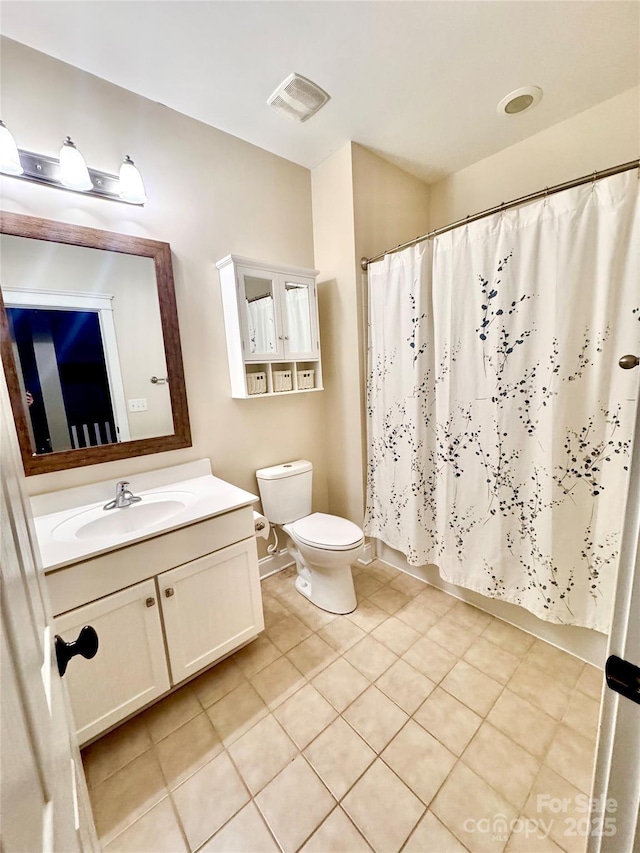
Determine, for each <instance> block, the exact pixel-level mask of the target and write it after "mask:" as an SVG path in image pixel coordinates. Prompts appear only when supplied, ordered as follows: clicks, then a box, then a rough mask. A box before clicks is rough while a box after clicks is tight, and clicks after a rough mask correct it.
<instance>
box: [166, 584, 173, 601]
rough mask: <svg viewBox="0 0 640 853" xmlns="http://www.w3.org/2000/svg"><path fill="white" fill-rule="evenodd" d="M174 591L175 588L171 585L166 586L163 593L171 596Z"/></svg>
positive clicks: (168, 596)
mask: <svg viewBox="0 0 640 853" xmlns="http://www.w3.org/2000/svg"><path fill="white" fill-rule="evenodd" d="M174 592H175V590H174V589H173V587H170V586H168V587H167V588H166V589H165V591H164V594H165V595H166V597H167V598H171V596H172V595H173V594H174Z"/></svg>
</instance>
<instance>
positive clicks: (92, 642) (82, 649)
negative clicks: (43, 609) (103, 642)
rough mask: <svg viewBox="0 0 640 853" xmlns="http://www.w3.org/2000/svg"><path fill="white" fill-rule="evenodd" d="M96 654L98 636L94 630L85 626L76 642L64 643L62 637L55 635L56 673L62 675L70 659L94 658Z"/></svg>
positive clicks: (89, 626)
mask: <svg viewBox="0 0 640 853" xmlns="http://www.w3.org/2000/svg"><path fill="white" fill-rule="evenodd" d="M97 652H98V635H97V634H96V630H95V628H92V627H91V625H85V626H84V628H83V629H82V630H81V631H80V633H79V634H78V639H77V640H71V642H69V643H66V642H65V641H64V640H63V639H62V637H60V636H59V635H58V634H56V660H57V661H58V672H59V673H60V675H64V674H65V672H66V671H67V664H68V663H69V661H70V660H71V658H72V657H75V656H76V655H82V657H83V658H87V659H88V658H94V657H95V656H96V654H97Z"/></svg>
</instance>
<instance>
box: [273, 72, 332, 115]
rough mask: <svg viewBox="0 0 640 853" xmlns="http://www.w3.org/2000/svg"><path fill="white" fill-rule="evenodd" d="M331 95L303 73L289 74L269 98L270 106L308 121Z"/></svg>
mask: <svg viewBox="0 0 640 853" xmlns="http://www.w3.org/2000/svg"><path fill="white" fill-rule="evenodd" d="M329 98H330V96H329V95H327V93H326V92H325V91H324V89H321V88H320V86H317V85H316V84H315V83H313V82H312V81H311V80H307V78H306V77H303V76H302V74H289V76H288V77H287V79H286V80H283V81H282V83H281V84H280V85H279V86H278V88H277V89H276V90H275V92H274V93H273V94H272V95H271V97H270V98H269V99H268V100H267V103H268V104H269V106H270V107H272V108H273V109H274V110H276V111H277V112H279V113H282V115H284V116H287V118H292V119H293V120H294V121H306V120H307V119H308V118H311V116H312V115H314V114H315V113H317V112H318V110H319V109H321V108H322V107H323V106H324V105H325V104H326V103H327V101H328V100H329Z"/></svg>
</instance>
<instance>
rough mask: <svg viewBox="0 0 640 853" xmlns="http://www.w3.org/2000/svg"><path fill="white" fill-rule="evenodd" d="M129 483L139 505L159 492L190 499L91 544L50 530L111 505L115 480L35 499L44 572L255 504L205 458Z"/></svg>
mask: <svg viewBox="0 0 640 853" xmlns="http://www.w3.org/2000/svg"><path fill="white" fill-rule="evenodd" d="M207 471H208V473H207ZM129 483H130V488H131V491H132V492H133V493H134V494H135V495H137V496H139V497H142V498H143V500H144V497H145V495H158V494H162V493H163V492H174V493H175V492H188V493H190V494H191V495H193V496H195V497H194V499H193V501H192V502H191V503H190V504H189V505H188V506H185V507H184V509H182V510H181V511H180V512H178V513H177V514H176V515H172V516H171V517H170V518H169V519H165V520H163V521H160V522H158V523H156V524H153V525H149V526H146V527H144V528H143V529H139V530H136V531H134V532H132V533H125V534H123V533H118V534H117V535H114V534H111V535H105V536H99V537H98V536H95V537H93V538H90V539H74V538H69V539H65V540H64V541H61V540H60V539H57V538H55V535H54V531H55V529H56V528H58V527H59V526H60V525H61V524H62V523H63V522H66V521H68V520H69V519H71V518H73V517H74V516H78V515H79V514H80V513H83V514H84V513H87V514H88V513H89V512H90V511H92V510H96V509H98V508H100V507H102V506H104V504H105V503H106V502H107V501H110V500H112V499H113V497H114V496H115V484H116V481H115V480H105V481H103V482H101V483H93V484H91V485H90V486H81V487H79V488H76V489H65V490H64V491H61V492H50V493H48V494H46V495H37V496H34V497H33V498H32V499H31V504H32V509H33V512H34V521H35V528H36V535H37V537H38V546H39V549H40V555H41V558H42V566H43V569H44V570H45V572H50V571H53V570H54V569H60V568H62V567H63V566H68V565H71V564H72V563H77V562H80V561H82V560H86V559H89V558H91V557H96V556H98V555H99V554H104V553H106V552H107V551H113V550H115V549H117V548H121V547H123V546H126V545H132V544H133V543H134V542H141V541H143V540H145V539H150V538H151V537H153V536H158V535H160V534H163V533H168V532H170V531H171V530H176V529H178V528H180V527H184V526H185V525H188V524H194V523H195V522H198V521H203V520H204V519H206V518H212V517H213V516H216V515H222V514H223V513H225V512H230V511H231V510H234V509H239V508H241V507H244V506H251V505H252V504H253V503H255V502H256V501H257V500H258V497H257V496H256V495H253V494H251V493H250V492H245V491H244V489H239V488H238V487H237V486H233V485H231V483H227V482H226V481H225V480H220V479H219V478H218V477H214V476H213V475H212V474H211V467H210V463H209V460H208V459H207V460H200V461H198V462H194V463H187V464H186V465H177V466H174V467H173V468H164V469H161V470H158V471H151V472H148V473H146V474H139V475H133V476H131V477H130V478H129ZM52 510H53V511H52ZM105 512H107V511H105ZM109 512H127V510H126V509H116V510H109Z"/></svg>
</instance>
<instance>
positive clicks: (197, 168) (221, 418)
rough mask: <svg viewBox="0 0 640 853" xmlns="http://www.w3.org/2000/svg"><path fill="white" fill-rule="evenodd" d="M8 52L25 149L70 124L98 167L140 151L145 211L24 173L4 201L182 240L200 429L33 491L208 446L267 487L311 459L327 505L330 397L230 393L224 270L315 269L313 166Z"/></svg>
mask: <svg viewBox="0 0 640 853" xmlns="http://www.w3.org/2000/svg"><path fill="white" fill-rule="evenodd" d="M0 61H1V65H0V70H1V72H2V83H1V89H0V95H1V98H2V117H3V119H4V121H6V123H7V125H8V126H9V128H10V129H11V131H12V132H13V134H14V135H15V136H16V138H17V140H18V144H19V146H20V147H21V148H25V149H28V150H29V149H30V150H35V151H40V152H42V153H48V154H53V155H54V156H57V151H58V150H59V146H60V144H61V141H62V140H63V139H64V137H65V136H66V135H67V134H70V135H71V136H72V137H73V139H74V141H75V142H76V143H77V144H78V147H79V148H80V149H81V151H82V152H83V154H84V155H85V157H86V160H87V162H88V164H89V165H90V166H94V167H96V168H102V169H104V170H105V171H111V172H117V169H118V167H119V164H120V162H121V161H122V159H123V157H124V155H125V154H127V153H128V154H130V155H131V156H132V157H133V159H134V160H135V161H136V163H137V165H138V166H139V167H140V170H141V171H142V173H143V176H144V179H145V184H146V189H147V195H148V197H149V201H148V203H147V205H146V207H145V208H144V209H140V208H135V207H128V206H125V205H121V204H114V203H112V202H106V201H102V200H100V199H94V198H87V197H83V196H81V195H79V194H76V193H67V192H64V191H61V190H57V189H48V188H45V187H39V186H35V185H33V184H29V183H26V182H21V181H16V180H12V179H11V178H2V179H0V196H1V204H2V207H3V208H4V209H5V210H10V211H13V212H15V213H24V214H30V215H34V216H40V217H44V218H47V219H55V220H58V221H63V222H71V223H74V224H78V225H88V226H92V227H95V228H102V229H106V230H110V231H118V232H121V233H126V234H135V235H139V236H142V237H149V238H151V239H155V240H164V241H167V242H169V243H170V244H171V248H172V251H173V263H174V274H175V283H176V296H177V303H178V314H179V321H180V330H181V337H182V346H183V356H184V366H185V374H186V384H187V396H188V400H189V413H190V417H191V428H192V433H193V447H192V448H188V449H185V450H180V451H174V452H172V453H164V454H154V455H152V456H144V457H138V458H136V459H131V460H127V461H123V462H110V463H106V464H104V465H100V466H91V467H87V468H76V469H73V470H71V471H66V472H61V473H57V474H47V475H41V476H37V477H31V478H29V480H28V487H29V489H30V491H31V492H32V493H39V492H44V491H49V490H53V489H58V488H65V487H70V486H75V485H80V484H84V483H87V482H92V481H96V480H101V479H109V478H113V480H114V482H115V481H116V480H118V479H120V478H122V477H123V476H128V475H132V474H135V473H136V472H139V471H147V470H150V469H153V468H159V467H164V466H167V465H173V464H178V463H180V462H186V461H188V460H192V459H198V458H203V457H208V458H210V459H211V462H212V465H213V471H214V473H215V474H217V475H219V476H221V477H223V478H225V479H228V480H230V481H231V482H233V483H235V484H236V485H238V486H241V487H244V488H246V489H249V490H251V491H255V490H256V489H257V486H256V482H255V477H254V471H255V469H256V468H259V467H261V466H266V465H271V464H274V463H277V462H282V461H285V460H288V459H293V458H307V459H309V460H311V461H312V462H313V463H314V467H315V478H314V490H315V494H314V499H315V506H316V508H317V509H324V508H326V504H327V493H326V463H325V452H324V448H325V442H324V426H323V424H324V420H323V412H324V408H325V406H326V398H325V394H324V393H321V392H319V393H317V394H301V395H291V396H288V397H286V398H282V399H260V400H258V399H255V400H233V399H231V396H230V388H229V379H228V370H227V356H226V345H225V336H224V328H223V321H222V306H221V298H220V285H219V279H218V272H217V270H216V268H215V262H216V261H217V260H218V259H220V258H222V257H223V256H224V255H227V254H228V253H229V252H236V253H238V254H241V255H245V256H248V257H254V258H257V259H260V260H267V261H273V262H275V263H286V264H293V265H297V266H306V267H312V266H313V261H314V258H313V237H312V221H311V181H310V173H309V171H308V170H307V169H304V168H302V167H300V166H296V165H295V164H293V163H290V162H288V161H286V160H283V159H282V158H280V157H276V156H274V155H272V154H269V153H267V152H266V151H263V150H262V149H260V148H256V147H255V146H253V145H249V144H248V143H245V142H242V141H240V140H238V139H236V138H235V137H232V136H229V135H228V134H225V133H222V132H221V131H218V130H215V129H213V128H211V127H208V126H206V125H204V124H201V123H199V122H197V121H194V120H193V119H190V118H187V117H186V116H183V115H180V114H178V113H176V112H173V111H172V110H170V109H167V108H166V107H164V106H162V105H161V104H157V103H153V102H152V101H149V100H146V99H145V98H141V97H139V96H138V95H135V94H133V93H132V92H128V91H126V90H124V89H121V88H119V87H117V86H114V85H112V84H110V83H107V82H105V81H103V80H100V79H98V78H96V77H93V76H91V75H89V74H86V73H85V72H83V71H80V70H78V69H76V68H73V67H71V66H69V65H66V64H64V63H62V62H59V61H57V60H55V59H52V58H50V57H48V56H45V55H44V54H41V53H38V52H36V51H33V50H31V49H30V48H27V47H25V46H23V45H20V44H17V43H15V42H12V41H9V40H3V42H2V55H1V60H0ZM325 325H326V323H325Z"/></svg>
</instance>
